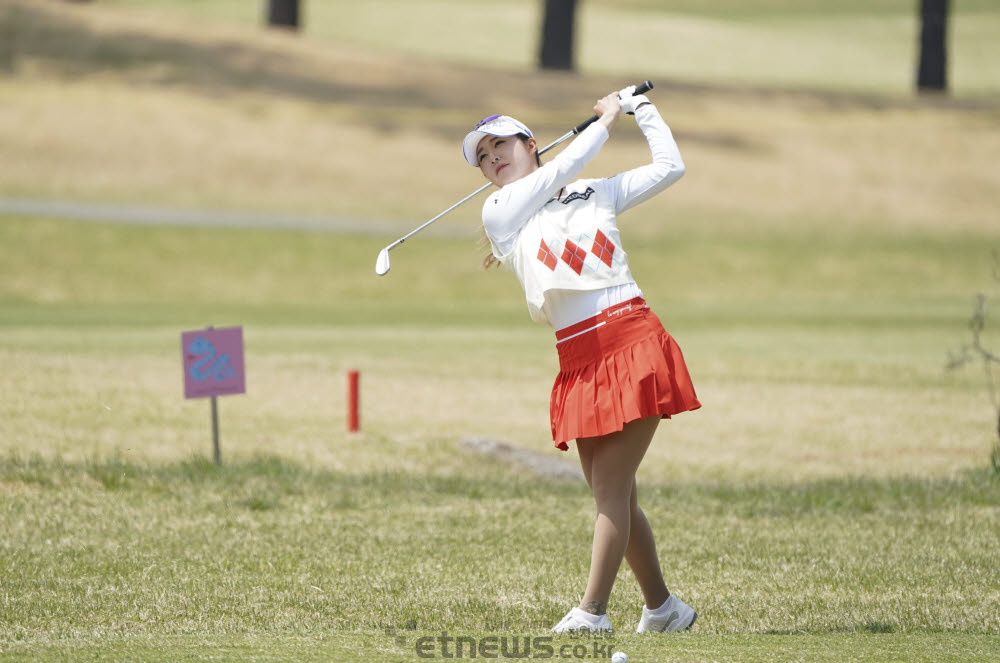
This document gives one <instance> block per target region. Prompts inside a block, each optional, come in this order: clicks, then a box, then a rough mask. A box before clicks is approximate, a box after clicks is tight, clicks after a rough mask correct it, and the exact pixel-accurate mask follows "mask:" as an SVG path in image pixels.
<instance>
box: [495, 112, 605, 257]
mask: <svg viewBox="0 0 1000 663" xmlns="http://www.w3.org/2000/svg"><path fill="white" fill-rule="evenodd" d="M607 139H608V131H607V129H606V128H605V127H604V125H603V124H599V123H597V122H595V123H594V124H592V125H590V126H589V127H587V128H586V129H585V130H583V131H582V132H581V133H580V135H579V136H577V137H576V139H575V140H574V141H573V142H572V143H570V145H569V147H567V148H566V149H565V150H563V151H562V152H561V153H560V154H559V155H558V156H557V157H556V158H555V159H553V160H552V161H550V162H549V163H547V164H545V165H544V166H542V167H541V168H539V169H538V170H536V171H534V172H533V173H531V174H530V175H527V176H525V177H522V178H521V179H519V180H517V181H516V182H511V183H510V184H508V185H507V186H505V187H503V188H502V189H500V190H499V191H494V192H493V193H492V194H491V195H490V197H489V198H487V199H486V202H485V203H484V204H483V227H484V228H486V234H487V235H488V236H489V237H490V240H491V241H492V242H493V243H494V245H496V246H497V247H498V248H503V246H504V245H505V244H509V243H511V242H512V241H513V239H514V238H515V237H517V233H518V232H519V231H520V230H521V226H523V225H524V224H525V223H526V222H527V221H528V219H530V218H531V217H532V216H533V215H534V214H535V212H537V211H538V210H540V209H541V208H542V206H543V205H545V203H547V202H548V201H549V200H550V199H551V198H552V196H554V195H556V193H558V191H559V189H561V188H563V187H564V186H566V185H567V184H569V183H570V182H571V181H572V180H573V179H574V178H575V177H576V176H577V175H579V174H580V171H581V170H583V168H584V166H586V165H587V163H588V162H589V161H590V160H591V159H593V158H594V156H595V155H596V154H597V153H598V152H599V151H600V149H601V147H602V146H603V145H604V143H605V141H607ZM504 253H505V254H506V253H507V252H506V251H504Z"/></svg>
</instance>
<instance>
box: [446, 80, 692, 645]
mask: <svg viewBox="0 0 1000 663" xmlns="http://www.w3.org/2000/svg"><path fill="white" fill-rule="evenodd" d="M634 91H635V87H634V86H632V87H629V88H626V89H624V90H622V91H621V92H616V93H612V94H610V95H608V96H607V97H605V98H604V99H601V100H599V101H598V102H597V105H596V106H595V107H594V111H595V112H596V113H597V115H598V120H597V121H596V122H594V123H593V124H591V125H590V126H589V127H588V128H587V129H585V130H584V131H583V132H581V133H580V135H579V136H578V137H577V138H576V139H575V140H574V141H573V142H572V143H571V144H570V146H569V147H568V148H566V149H565V150H564V151H563V152H562V153H561V154H559V156H557V157H556V158H555V159H553V160H552V161H551V162H550V163H548V164H546V165H544V166H542V165H540V164H539V161H538V155H537V152H538V147H537V145H536V143H535V139H534V137H533V136H532V133H531V131H530V130H529V129H528V127H526V126H525V125H524V124H522V123H521V122H518V121H517V120H515V119H514V118H511V117H508V116H505V115H493V116H491V117H488V118H486V119H485V120H483V121H482V122H480V123H479V124H478V125H477V126H476V128H475V129H473V130H472V131H471V132H469V134H468V135H467V136H466V137H465V140H464V142H463V145H462V151H463V153H464V155H465V159H466V160H467V161H468V162H469V163H470V164H472V165H473V166H477V167H479V168H480V170H482V172H483V174H484V175H485V176H486V178H487V179H488V180H490V181H491V182H492V183H493V184H495V185H497V186H498V187H500V189H499V190H498V191H496V192H494V193H493V194H492V195H491V196H489V198H487V200H486V203H485V204H484V205H483V226H484V228H485V230H486V236H487V238H488V239H489V242H490V246H491V249H492V255H491V256H490V258H489V259H488V261H487V264H488V263H489V262H490V261H499V262H501V263H503V264H504V265H506V266H507V267H509V268H510V269H511V270H513V271H514V273H515V274H516V275H517V278H518V280H519V281H520V282H521V286H522V287H523V288H524V293H525V296H526V298H527V302H528V311H529V312H530V314H531V318H532V319H533V320H536V321H538V322H543V323H546V324H549V325H551V326H552V327H553V328H554V329H555V330H556V348H557V350H558V352H559V367H560V372H559V375H558V376H557V377H556V380H555V384H554V386H553V388H552V397H551V401H550V417H551V423H552V437H553V440H554V441H555V445H556V447H558V448H559V449H562V450H563V451H565V450H567V449H568V448H569V447H568V445H567V442H569V441H570V440H576V447H577V451H578V452H579V454H580V464H581V465H582V466H583V473H584V476H585V477H586V478H587V483H588V484H589V485H590V489H591V491H592V492H593V495H594V500H595V502H596V504H597V520H596V523H595V525H594V541H593V548H592V551H591V561H590V576H589V578H588V580H587V588H586V591H585V592H584V595H583V599H582V601H581V602H580V605H579V606H577V607H574V608H573V609H572V610H570V611H569V613H568V614H567V615H566V616H565V617H564V618H563V619H562V621H560V622H559V624H557V625H556V626H555V628H553V629H552V630H553V631H555V632H565V631H575V630H591V631H611V630H613V627H612V625H611V621H610V620H609V619H608V616H607V605H608V598H609V597H610V596H611V588H612V586H613V585H614V582H615V576H616V575H617V574H618V569H619V567H620V566H621V562H622V559H623V558H624V559H625V560H627V561H628V564H629V566H630V567H631V568H632V571H633V572H634V573H635V576H636V579H637V580H638V581H639V585H640V587H641V588H642V593H643V597H644V599H645V605H644V606H643V609H642V618H641V619H640V621H639V625H638V627H637V628H636V631H638V632H639V633H644V632H646V631H666V632H673V631H680V630H683V629H686V628H688V627H690V626H691V625H692V624H693V623H694V620H695V618H696V617H697V614H696V613H695V611H694V610H693V609H691V607H690V606H688V605H686V604H685V603H683V602H682V601H680V600H679V599H678V598H677V597H675V596H672V595H671V594H670V592H669V591H668V590H667V586H666V584H664V581H663V576H662V573H661V571H660V561H659V558H658V556H657V552H656V544H655V542H654V539H653V530H652V529H651V528H650V525H649V522H648V521H647V520H646V516H645V515H644V514H643V512H642V509H640V508H639V505H638V501H637V496H636V485H635V473H636V470H637V469H638V467H639V463H640V462H641V461H642V458H643V455H644V454H645V453H646V449H647V448H648V447H649V443H650V441H651V440H652V438H653V433H654V432H655V430H656V426H657V424H658V423H659V421H660V419H661V418H669V417H670V416H671V415H673V414H677V413H679V412H684V411H687V410H694V409H696V408H698V407H701V404H700V403H699V402H698V399H697V396H696V395H695V392H694V387H693V386H692V384H691V378H690V376H689V375H688V371H687V367H686V366H685V364H684V358H683V356H682V355H681V351H680V348H679V347H678V346H677V344H676V343H675V342H674V339H673V338H671V336H670V335H669V334H668V333H667V332H666V331H664V329H663V326H662V325H661V324H660V321H659V319H658V318H657V317H656V315H654V314H653V312H652V311H650V309H649V307H648V306H647V305H646V303H645V301H644V300H643V298H642V292H641V291H640V290H639V287H638V286H637V285H636V283H635V281H634V280H633V278H632V274H631V272H630V271H629V267H628V261H627V259H626V255H625V251H624V250H623V248H622V243H621V239H620V236H619V232H618V226H617V224H616V217H617V215H618V214H621V213H622V212H624V211H625V210H627V209H629V208H631V207H633V206H635V205H637V204H639V203H641V202H643V201H644V200H648V199H649V198H651V197H652V196H654V195H656V194H657V193H659V192H660V191H663V190H664V189H666V188H667V187H668V186H670V185H671V184H673V183H674V182H676V181H677V180H678V179H679V178H680V177H681V176H682V175H683V174H684V163H683V161H682V160H681V156H680V152H679V151H678V149H677V144H676V143H675V142H674V139H673V136H672V135H671V133H670V129H669V128H668V127H667V125H666V124H665V123H664V122H663V119H662V118H661V117H660V114H659V113H658V112H657V110H656V108H655V107H654V106H653V105H652V104H651V103H650V102H649V99H647V98H646V97H644V96H642V95H634ZM623 110H624V111H625V112H627V113H628V114H629V115H635V119H636V121H637V122H638V124H639V127H640V129H641V130H642V133H643V135H644V136H645V137H646V140H647V141H648V142H649V147H650V150H651V152H652V157H653V159H652V163H651V164H649V165H646V166H643V167H641V168H637V169H635V170H631V171H628V172H625V173H620V174H618V175H616V176H614V177H611V178H607V179H588V180H577V181H573V179H574V178H575V177H576V176H577V175H578V174H579V173H580V171H581V170H582V169H583V167H584V166H585V165H586V164H587V162H589V161H590V160H591V159H592V158H593V157H594V156H595V155H596V154H597V152H598V151H599V150H600V149H601V146H602V145H603V144H604V142H605V141H606V140H607V139H608V136H609V132H610V131H611V129H612V127H614V125H615V123H616V122H617V121H618V118H619V115H620V114H621V112H622V111H623Z"/></svg>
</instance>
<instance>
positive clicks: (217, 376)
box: [181, 327, 247, 398]
mask: <svg viewBox="0 0 1000 663" xmlns="http://www.w3.org/2000/svg"><path fill="white" fill-rule="evenodd" d="M181 353H182V355H183V357H184V398H206V397H208V396H225V395H227V394H244V393H246V390H247V389H246V378H245V376H244V374H243V328H242V327H227V328H225V329H202V330H200V331H189V332H184V333H182V334H181Z"/></svg>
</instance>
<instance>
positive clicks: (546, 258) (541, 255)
mask: <svg viewBox="0 0 1000 663" xmlns="http://www.w3.org/2000/svg"><path fill="white" fill-rule="evenodd" d="M538 259H539V260H540V261H541V262H542V264H544V265H545V266H546V267H548V268H549V269H551V270H552V271H553V272H554V271H556V265H558V264H559V261H558V260H556V257H555V256H554V255H552V251H551V250H549V247H548V245H547V244H546V243H545V240H544V239H543V240H542V242H541V244H540V245H539V246H538Z"/></svg>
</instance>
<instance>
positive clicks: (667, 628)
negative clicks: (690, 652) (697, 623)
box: [635, 594, 698, 633]
mask: <svg viewBox="0 0 1000 663" xmlns="http://www.w3.org/2000/svg"><path fill="white" fill-rule="evenodd" d="M697 618H698V613H697V612H695V611H694V609H693V608H692V607H691V606H689V605H688V604H687V603H684V601H681V600H680V599H679V598H677V597H676V596H674V595H673V594H671V595H670V598H668V599H667V601H666V602H665V603H664V604H663V605H661V606H660V607H659V608H657V609H656V610H650V609H649V608H647V607H646V606H642V619H640V620H639V625H638V626H636V627H635V632H636V633H650V632H652V633H676V632H677V631H683V630H685V629H689V628H691V626H692V625H693V624H694V620H696V619H697Z"/></svg>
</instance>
